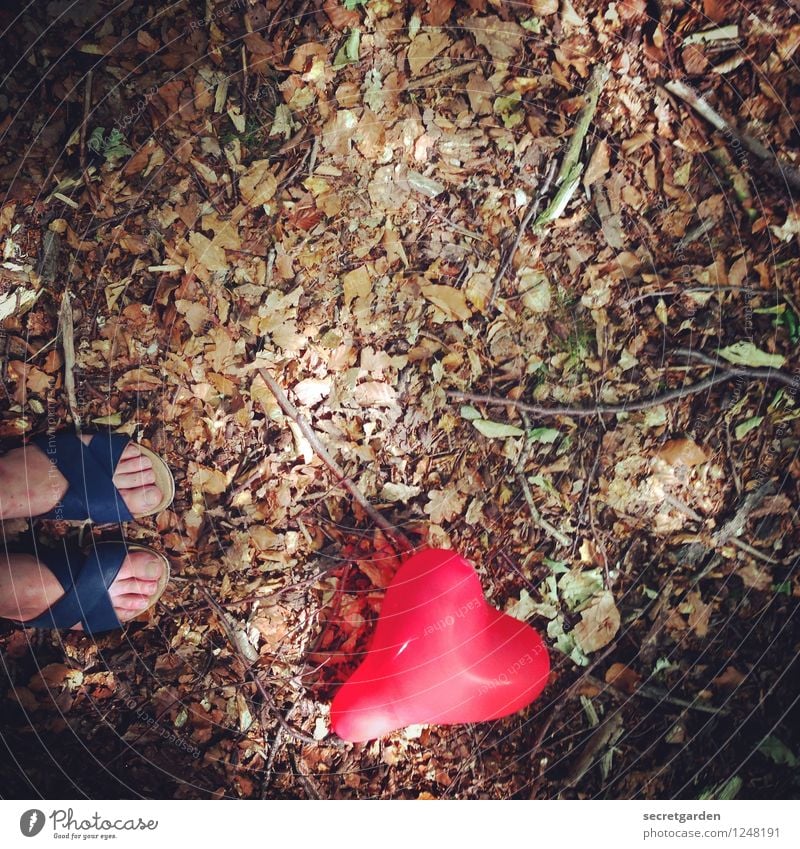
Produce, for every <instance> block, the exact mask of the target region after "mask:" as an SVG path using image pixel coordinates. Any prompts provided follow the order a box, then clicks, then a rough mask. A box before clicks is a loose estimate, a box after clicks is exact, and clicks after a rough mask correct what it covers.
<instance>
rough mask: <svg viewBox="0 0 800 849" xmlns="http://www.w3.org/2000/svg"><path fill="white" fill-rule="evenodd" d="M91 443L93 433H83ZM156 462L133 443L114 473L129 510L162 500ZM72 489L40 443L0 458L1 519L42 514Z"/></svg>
mask: <svg viewBox="0 0 800 849" xmlns="http://www.w3.org/2000/svg"><path fill="white" fill-rule="evenodd" d="M81 439H82V440H83V443H84V444H85V445H88V444H89V442H90V441H91V439H92V437H91V435H88V436H81ZM155 479H156V478H155V474H154V472H153V464H152V463H151V462H150V459H149V458H148V457H145V456H144V454H142V453H141V451H139V446H138V445H137V444H136V443H135V442H129V443H128V445H127V446H126V447H125V450H124V451H123V452H122V456H121V458H120V461H119V463H118V464H117V468H116V470H115V472H114V477H113V479H112V480H113V481H114V486H116V488H117V489H118V490H119V491H120V495H121V496H122V500H123V501H124V502H125V505H126V506H127V508H128V510H130V511H131V513H132V514H133V515H134V516H136V515H138V514H140V513H146V512H147V511H148V510H150V509H152V508H153V507H155V505H156V504H158V503H159V501H161V499H162V493H161V490H160V489H159V488H158V487H157V486H155ZM67 489H68V484H67V481H66V478H65V477H64V476H63V475H62V474H61V472H59V471H58V469H57V468H56V467H55V466H54V465H53V464H52V463H51V461H50V459H49V458H48V457H47V455H46V454H45V453H44V452H43V451H42V450H41V449H40V448H39V447H38V446H36V445H26V446H25V447H24V448H15V449H14V450H13V451H9V452H8V453H7V454H4V455H3V456H2V457H0V519H19V518H28V517H29V516H41V515H43V514H44V513H48V512H50V510H52V509H53V508H54V507H55V506H56V505H57V504H58V503H59V502H60V501H61V499H62V498H63V497H64V493H66V491H67Z"/></svg>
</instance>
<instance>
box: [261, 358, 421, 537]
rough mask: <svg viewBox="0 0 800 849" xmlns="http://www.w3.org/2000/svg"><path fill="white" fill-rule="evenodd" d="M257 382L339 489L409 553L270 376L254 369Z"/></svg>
mask: <svg viewBox="0 0 800 849" xmlns="http://www.w3.org/2000/svg"><path fill="white" fill-rule="evenodd" d="M258 373H259V374H260V375H261V379H262V380H263V381H264V383H266V384H267V386H268V387H269V390H270V392H272V394H273V395H274V396H275V400H276V401H277V402H278V405H279V406H280V408H281V409H282V410H283V412H284V413H285V414H286V415H287V416H289V418H290V419H292V421H294V422H295V423H296V424H297V426H298V427H299V428H300V431H301V432H302V434H303V436H304V437H305V438H306V439H307V440H308V444H309V445H310V446H311V447H312V448H313V449H314V453H315V454H316V455H317V456H318V457H319V458H320V460H322V462H323V463H325V465H326V466H327V467H328V468H329V469H330V470H331V471H332V472H333V473H334V475H336V477H337V478H338V479H339V482H340V483H341V484H342V486H343V487H344V488H345V489H347V490H348V492H349V493H350V494H351V495H352V496H353V498H355V500H356V501H357V502H358V503H359V504H360V505H361V507H362V508H363V510H364V512H365V513H366V514H367V515H368V516H369V517H370V519H372V521H373V522H374V523H375V524H376V525H377V526H378V527H379V528H380V529H381V530H382V531H383V532H384V533H385V534H386V536H387V538H388V539H389V541H390V542H391V543H392V544H393V545H394V547H395V548H396V550H397V551H398V553H400V554H405V553H409V552H411V551H413V549H414V546H413V544H412V543H411V540H409V538H408V537H407V536H406V535H405V534H404V533H403V532H402V531H399V530H397V528H395V527H394V526H393V525H392V524H391V522H389V521H387V520H386V519H384V517H383V516H381V514H380V513H378V511H377V510H376V509H375V508H374V507H373V506H372V505H371V504H370V503H369V501H368V500H367V498H366V496H365V495H364V494H363V493H362V492H361V490H360V489H359V488H358V487H357V486H356V485H355V484H354V483H353V481H351V480H350V478H348V477H347V475H346V474H345V472H344V470H343V469H342V467H341V466H340V465H339V464H338V463H337V462H336V460H334V459H333V457H331V455H330V454H329V453H328V450H327V448H325V446H324V445H323V444H322V442H320V439H319V437H318V436H317V434H316V433H315V432H314V428H312V427H311V424H310V423H309V422H308V420H307V419H306V418H305V416H303V414H302V413H301V412H300V411H299V410H298V409H297V408H296V407H295V406H294V404H292V402H291V401H290V400H289V399H288V398H287V397H286V393H285V392H284V391H283V389H281V387H280V386H279V385H278V383H277V381H276V380H275V379H274V378H273V377H272V375H271V374H270V373H269V372H268V371H267V370H266V369H263V368H260V369H258Z"/></svg>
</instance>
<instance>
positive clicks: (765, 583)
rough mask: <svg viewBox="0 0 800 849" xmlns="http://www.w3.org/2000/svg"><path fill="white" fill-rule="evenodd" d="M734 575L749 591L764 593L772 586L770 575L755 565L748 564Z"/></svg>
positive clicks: (761, 567)
mask: <svg viewBox="0 0 800 849" xmlns="http://www.w3.org/2000/svg"><path fill="white" fill-rule="evenodd" d="M736 574H737V575H738V576H739V577H740V578H741V579H742V581H744V585H745V586H746V587H750V589H751V590H759V591H760V592H764V591H765V590H768V589H769V588H770V587H771V586H772V575H770V573H769V572H768V571H767V570H766V569H765V568H764V567H763V566H757V565H756V564H755V563H748V564H747V565H746V566H742V567H741V568H740V569H737V570H736Z"/></svg>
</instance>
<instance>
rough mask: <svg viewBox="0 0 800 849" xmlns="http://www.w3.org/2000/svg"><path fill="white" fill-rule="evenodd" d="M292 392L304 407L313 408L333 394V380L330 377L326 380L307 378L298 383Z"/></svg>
mask: <svg viewBox="0 0 800 849" xmlns="http://www.w3.org/2000/svg"><path fill="white" fill-rule="evenodd" d="M292 391H293V392H294V394H295V395H296V396H297V400H298V401H299V402H300V403H301V404H302V405H303V406H305V407H313V406H314V405H315V404H319V402H320V401H321V400H322V399H323V398H327V397H328V395H330V394H331V379H330V378H329V377H326V378H324V379H319V378H316V377H307V378H305V380H301V381H300V382H299V383H296V384H295V386H294V389H293V390H292Z"/></svg>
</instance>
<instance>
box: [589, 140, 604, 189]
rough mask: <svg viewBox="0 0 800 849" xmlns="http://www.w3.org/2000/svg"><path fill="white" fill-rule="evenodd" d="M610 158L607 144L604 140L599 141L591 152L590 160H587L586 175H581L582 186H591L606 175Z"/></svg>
mask: <svg viewBox="0 0 800 849" xmlns="http://www.w3.org/2000/svg"><path fill="white" fill-rule="evenodd" d="M610 157H611V154H610V149H609V146H608V142H607V141H606V140H605V139H600V141H599V142H598V143H597V144H596V145H595V148H594V150H593V151H592V158H591V159H590V160H589V165H588V166H587V167H586V173H585V174H584V175H583V185H584V186H591V185H593V184H594V183H596V182H597V181H598V180H599V179H601V178H603V177H605V176H606V174H608V170H609V167H610V162H611V158H610Z"/></svg>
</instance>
